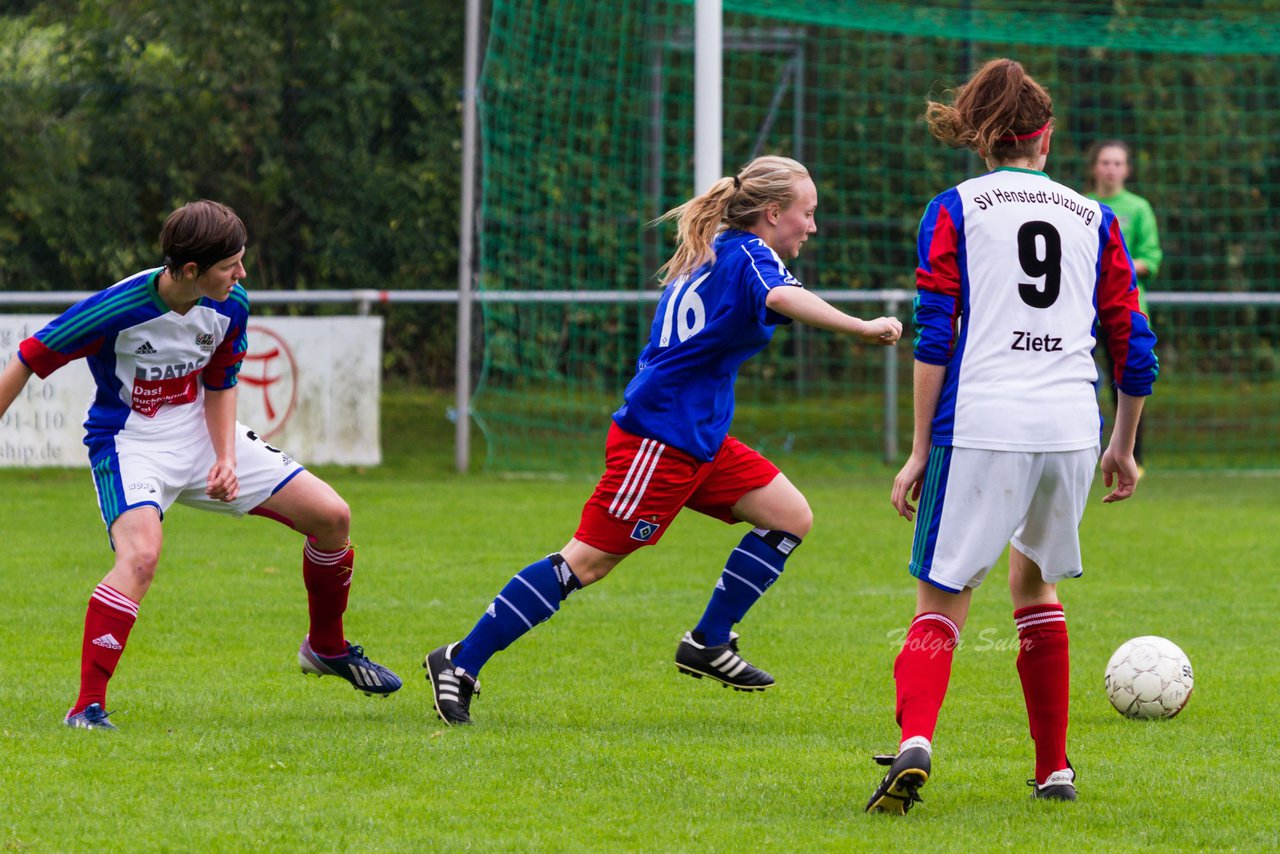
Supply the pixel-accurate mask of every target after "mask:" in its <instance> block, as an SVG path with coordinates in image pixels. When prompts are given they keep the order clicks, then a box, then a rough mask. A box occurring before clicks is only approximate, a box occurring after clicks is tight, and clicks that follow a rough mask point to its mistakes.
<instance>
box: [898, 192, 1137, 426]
mask: <svg viewBox="0 0 1280 854" xmlns="http://www.w3.org/2000/svg"><path fill="white" fill-rule="evenodd" d="M919 254H920V267H919V269H918V270H917V288H918V296H917V299H916V310H915V323H916V328H917V338H916V346H915V350H916V358H917V359H919V360H920V361H922V362H926V363H929V364H935V365H946V366H947V373H946V379H945V381H944V384H943V389H942V394H941V396H940V398H939V401H938V412H937V415H936V417H935V419H934V423H933V444H935V445H953V446H956V447H965V448H985V449H990V450H1009V451H1069V450H1080V449H1084V448H1090V447H1093V446H1095V445H1097V444H1098V442H1099V438H1100V427H1101V421H1100V416H1099V410H1098V404H1097V395H1096V390H1095V385H1094V384H1095V382H1096V381H1097V378H1098V376H1097V369H1096V367H1095V364H1094V360H1093V348H1094V346H1095V344H1096V343H1097V339H1096V337H1095V328H1097V327H1098V326H1101V329H1102V331H1103V333H1104V338H1105V340H1106V342H1107V346H1108V347H1109V349H1110V351H1111V354H1112V357H1113V358H1114V359H1115V364H1116V374H1115V381H1116V383H1117V384H1118V385H1119V387H1120V388H1121V389H1122V390H1124V391H1125V392H1126V393H1128V394H1131V395H1146V394H1150V393H1151V383H1152V382H1153V381H1154V379H1155V375H1156V371H1157V363H1156V359H1155V355H1154V353H1153V352H1152V348H1153V346H1154V344H1155V336H1154V335H1153V334H1152V333H1151V330H1150V328H1149V327H1148V325H1147V319H1146V317H1145V316H1144V315H1143V314H1142V313H1141V312H1140V311H1139V309H1138V291H1137V285H1136V279H1135V278H1134V274H1133V265H1132V262H1131V261H1130V259H1129V254H1128V251H1127V249H1126V248H1125V246H1124V242H1123V239H1122V238H1121V236H1120V228H1119V224H1118V223H1117V222H1116V219H1115V215H1114V214H1113V213H1112V212H1111V210H1110V209H1109V208H1107V207H1106V206H1105V205H1100V204H1099V203H1098V202H1095V201H1092V200H1090V199H1086V198H1085V197H1084V196H1082V195H1080V194H1079V193H1076V192H1075V191H1073V190H1071V189H1069V188H1067V187H1064V186H1062V185H1061V184H1058V183H1055V182H1054V181H1052V180H1051V179H1050V178H1049V176H1047V175H1045V174H1044V173H1042V172H1034V171H1030V170H1023V169H1009V168H1005V169H998V170H996V171H995V172H991V173H989V174H986V175H983V176H980V177H978V178H973V179H971V180H969V181H965V182H964V183H962V184H960V185H958V186H956V187H954V188H952V189H950V190H948V191H947V192H945V193H943V194H941V195H939V196H938V197H937V198H935V199H934V200H933V202H932V203H931V204H930V205H929V208H928V210H927V211H926V212H925V215H924V219H923V220H922V221H921V225H920V236H919Z"/></svg>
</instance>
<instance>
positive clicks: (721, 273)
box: [613, 229, 800, 462]
mask: <svg viewBox="0 0 1280 854" xmlns="http://www.w3.org/2000/svg"><path fill="white" fill-rule="evenodd" d="M714 249H715V253H716V258H715V262H714V263H707V264H703V265H702V266H701V267H699V268H698V269H696V270H694V271H693V273H691V274H689V275H687V276H680V277H679V278H677V279H675V280H674V281H672V282H671V283H670V284H669V285H667V287H666V289H665V290H664V291H663V293H662V297H661V299H660V300H659V301H658V309H657V313H656V314H655V315H654V318H653V328H652V329H651V330H650V332H649V343H648V344H647V345H646V346H645V348H644V352H642V353H641V354H640V360H639V363H638V365H637V370H636V375H635V377H634V378H633V379H632V380H631V382H630V383H628V384H627V388H626V391H625V392H624V393H623V398H624V400H625V402H624V403H623V405H622V406H621V407H620V408H619V409H618V411H617V412H615V413H614V414H613V420H614V421H615V422H616V423H617V425H618V426H619V427H621V428H622V429H623V430H625V431H627V432H628V433H631V434H633V435H636V436H642V437H644V438H647V439H656V440H657V441H659V442H661V443H663V444H666V445H670V446H671V447H674V448H680V449H681V450H683V451H685V452H686V453H688V454H690V455H691V456H693V457H695V458H696V459H699V460H702V461H703V462H709V461H710V460H712V459H714V458H715V455H716V453H717V452H718V451H719V450H720V445H721V443H723V442H724V440H725V437H726V436H727V435H728V434H729V425H730V424H731V423H732V421H733V411H734V399H733V384H734V382H735V381H736V380H737V378H738V369H739V368H740V367H741V366H742V363H743V362H745V361H746V360H747V359H749V358H751V357H752V356H754V355H755V354H756V353H758V352H760V351H761V350H762V349H764V347H765V345H766V344H768V343H769V341H770V339H772V338H773V333H774V327H775V326H777V325H780V324H787V323H790V322H791V321H790V319H789V318H787V317H784V316H783V315H781V314H778V313H777V312H775V311H772V310H771V309H769V308H768V307H767V306H766V305H765V298H766V297H768V295H769V291H771V290H773V289H774V288H776V287H782V286H788V287H800V282H798V281H797V280H796V278H795V277H794V276H792V275H791V272H790V271H789V270H787V268H786V265H785V264H783V263H782V259H781V258H779V257H778V254H777V253H776V252H774V251H773V249H771V248H770V247H769V245H768V244H766V243H765V242H764V241H763V240H762V239H760V238H759V237H757V236H756V235H754V234H751V233H749V232H745V231H736V230H732V229H731V230H728V231H724V232H722V233H721V234H720V235H718V236H717V237H716V240H715V243H714Z"/></svg>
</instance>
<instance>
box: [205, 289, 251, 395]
mask: <svg viewBox="0 0 1280 854" xmlns="http://www.w3.org/2000/svg"><path fill="white" fill-rule="evenodd" d="M223 305H224V306H225V307H226V311H227V314H228V315H229V316H230V318H231V324H230V325H229V326H228V327H227V334H226V335H225V336H224V337H223V339H222V343H221V344H219V345H218V349H216V350H214V351H213V356H212V357H211V358H210V359H209V364H208V365H206V366H205V369H204V372H203V379H204V387H205V388H207V389H209V390H210V391H226V390H227V389H229V388H231V387H232V386H234V385H235V384H236V382H237V381H238V379H239V376H240V365H241V364H242V363H243V362H244V357H245V354H246V353H248V352H249V329H248V327H249V295H248V293H246V292H245V289H244V287H243V286H241V285H236V286H235V287H234V288H232V289H231V295H230V296H229V297H227V301H226V302H225V303H223Z"/></svg>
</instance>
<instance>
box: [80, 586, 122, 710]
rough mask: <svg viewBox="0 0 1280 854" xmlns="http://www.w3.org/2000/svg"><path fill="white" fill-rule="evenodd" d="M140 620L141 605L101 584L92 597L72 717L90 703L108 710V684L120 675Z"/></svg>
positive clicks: (86, 615) (85, 621)
mask: <svg viewBox="0 0 1280 854" xmlns="http://www.w3.org/2000/svg"><path fill="white" fill-rule="evenodd" d="M137 619H138V603H137V602H135V601H133V600H132V599H130V598H129V597H128V596H125V595H124V594H123V593H121V592H120V591H119V590H116V589H115V588H114V587H110V586H108V585H107V584H105V583H103V584H99V585H98V586H97V587H96V588H94V591H93V595H92V596H90V597H89V608H88V610H87V611H86V612H85V615H84V640H83V642H82V643H81V646H80V696H79V697H77V698H76V704H75V705H74V706H72V707H71V711H69V712H68V713H67V714H68V715H76V714H79V713H80V712H83V711H84V709H85V706H88V705H89V704H90V703H98V704H100V705H101V706H102V707H103V709H106V707H107V682H108V681H109V680H110V679H111V675H112V674H113V673H115V672H116V664H117V663H118V662H119V661H120V656H121V654H123V653H124V645H125V642H126V641H128V640H129V630H130V629H132V628H133V623H134V621H135V620H137Z"/></svg>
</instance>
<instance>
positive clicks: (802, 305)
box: [764, 286, 902, 346]
mask: <svg viewBox="0 0 1280 854" xmlns="http://www.w3.org/2000/svg"><path fill="white" fill-rule="evenodd" d="M764 304H765V305H766V306H768V307H769V308H771V309H773V310H774V311H776V312H778V314H782V315H785V316H787V317H789V318H791V319H792V320H798V321H800V322H801V323H807V324H809V325H810V326H816V327H818V328H819V329H829V330H831V331H832V332H843V333H845V334H846V335H856V336H858V337H859V338H861V339H862V340H863V341H868V342H870V343H873V344H884V345H886V346H887V345H891V344H896V343H897V342H898V339H899V338H901V337H902V322H901V321H899V320H898V318H896V317H877V318H876V319H875V320H863V319H861V318H859V317H854V316H853V315H851V314H845V313H844V312H843V311H841V310H840V309H838V308H836V307H835V306H834V305H832V304H831V303H829V302H827V301H826V300H824V299H823V298H822V297H820V296H818V295H817V294H815V293H813V292H812V291H807V290H805V289H804V288H797V287H789V286H788V287H776V288H774V289H773V290H771V291H769V295H768V296H767V297H765V301H764Z"/></svg>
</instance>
